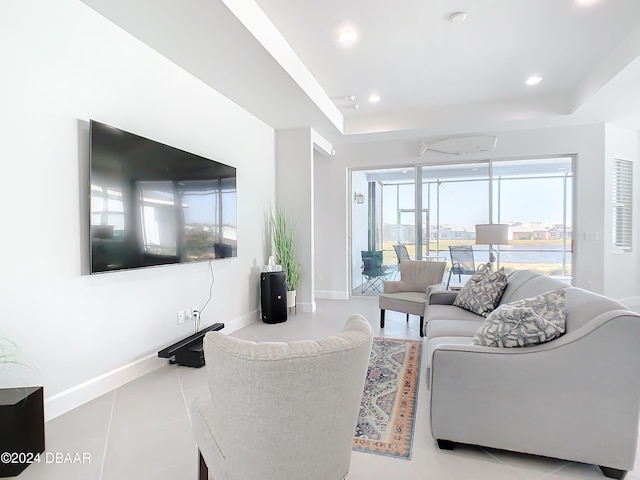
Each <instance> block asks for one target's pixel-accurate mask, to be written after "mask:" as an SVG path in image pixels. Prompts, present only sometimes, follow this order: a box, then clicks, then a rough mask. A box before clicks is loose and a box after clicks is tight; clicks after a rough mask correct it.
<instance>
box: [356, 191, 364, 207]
mask: <svg viewBox="0 0 640 480" xmlns="http://www.w3.org/2000/svg"><path fill="white" fill-rule="evenodd" d="M353 203H357V204H358V205H362V204H363V203H364V195H363V194H362V193H358V192H356V193H354V194H353Z"/></svg>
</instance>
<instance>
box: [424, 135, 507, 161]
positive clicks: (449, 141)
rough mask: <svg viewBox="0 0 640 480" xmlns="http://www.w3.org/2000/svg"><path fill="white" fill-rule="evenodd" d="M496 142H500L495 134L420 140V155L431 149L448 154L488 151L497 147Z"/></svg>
mask: <svg viewBox="0 0 640 480" xmlns="http://www.w3.org/2000/svg"><path fill="white" fill-rule="evenodd" d="M496 143H498V137H496V136H495V135H477V136H469V137H449V138H445V139H444V140H437V141H434V142H430V143H426V142H423V141H422V140H420V141H419V142H418V155H419V156H423V155H424V154H425V153H427V152H429V151H431V152H438V153H446V154H448V155H464V154H467V153H479V152H488V151H489V150H492V149H493V148H495V146H496Z"/></svg>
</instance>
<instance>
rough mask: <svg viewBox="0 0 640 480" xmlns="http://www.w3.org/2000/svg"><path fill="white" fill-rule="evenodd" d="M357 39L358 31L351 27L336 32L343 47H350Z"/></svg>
mask: <svg viewBox="0 0 640 480" xmlns="http://www.w3.org/2000/svg"><path fill="white" fill-rule="evenodd" d="M357 39H358V33H357V32H356V31H355V30H354V29H353V28H345V29H344V30H341V31H340V33H339V34H338V41H339V42H340V43H341V44H342V45H344V46H345V47H350V46H351V45H353V44H354V42H355V41H356V40H357Z"/></svg>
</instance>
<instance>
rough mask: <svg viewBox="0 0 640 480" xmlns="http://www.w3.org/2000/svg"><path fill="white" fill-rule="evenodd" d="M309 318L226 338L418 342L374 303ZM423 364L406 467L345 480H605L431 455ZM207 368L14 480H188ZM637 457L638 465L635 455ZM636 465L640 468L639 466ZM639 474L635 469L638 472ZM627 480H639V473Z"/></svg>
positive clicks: (495, 454)
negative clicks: (352, 318)
mask: <svg viewBox="0 0 640 480" xmlns="http://www.w3.org/2000/svg"><path fill="white" fill-rule="evenodd" d="M317 305H318V310H317V312H314V313H301V312H300V313H298V314H297V315H290V316H289V318H288V320H287V321H286V322H283V323H279V324H273V325H268V324H265V323H262V322H256V323H253V324H251V325H249V326H248V327H246V328H243V329H241V330H238V331H236V332H233V333H231V335H233V336H235V337H238V338H243V339H247V340H252V341H292V340H301V339H311V338H319V337H322V336H327V335H332V334H335V333H337V332H339V331H340V330H341V329H342V327H343V325H344V322H345V321H346V319H347V318H348V317H349V315H351V314H355V313H358V314H362V315H364V316H365V317H366V318H367V319H368V320H369V322H370V323H371V326H372V327H373V331H374V335H375V336H379V337H390V338H408V339H414V340H420V336H419V318H418V317H413V316H412V317H410V319H409V322H407V321H406V317H405V315H404V314H400V313H397V312H391V311H388V312H387V315H386V325H385V328H384V329H381V328H380V326H379V310H378V301H377V298H375V297H359V298H352V299H351V300H348V301H344V300H318V302H317ZM424 363H425V358H424V357H423V359H422V367H421V371H420V387H419V390H418V404H417V409H416V425H415V433H414V440H413V453H412V458H411V459H410V460H401V459H395V458H390V457H383V456H379V455H372V454H366V453H360V452H354V453H353V455H352V464H351V472H350V473H349V476H348V480H372V479H373V480H375V479H388V478H395V479H402V480H469V479H487V480H569V479H600V480H604V479H605V477H604V476H603V475H602V473H601V472H600V470H599V469H598V468H597V467H596V466H593V465H584V464H579V463H573V462H565V461H562V460H554V459H548V458H541V457H535V456H531V455H523V454H517V453H510V452H504V451H497V450H492V449H483V448H480V447H474V446H465V445H461V446H456V448H455V449H454V450H453V451H443V450H440V449H438V447H437V444H436V442H435V441H434V439H433V438H432V437H431V432H430V427H429V390H428V389H427V385H426V380H425V379H426V371H425V368H424ZM208 395H209V389H208V385H207V379H206V367H205V368H200V369H193V368H187V367H178V366H176V365H169V364H167V365H165V366H164V367H162V368H160V369H158V370H156V371H154V372H151V373H149V374H148V375H145V376H144V377H142V378H139V379H137V380H135V381H133V382H131V383H129V384H127V385H124V386H122V387H120V388H118V389H117V390H115V391H114V392H110V393H109V394H107V395H104V396H102V397H100V398H98V399H96V400H94V401H92V402H89V403H87V404H85V405H83V406H81V407H79V408H77V409H75V410H73V411H71V412H68V413H66V414H65V415H62V416H60V417H58V418H56V419H54V420H52V421H50V422H48V423H47V425H46V432H47V451H48V452H62V453H75V452H80V453H82V452H88V453H89V454H90V458H91V462H90V463H85V464H55V463H50V464H45V463H41V464H35V465H31V466H30V467H29V468H27V469H26V470H25V471H24V472H23V473H22V474H21V475H20V477H19V478H20V480H58V479H60V480H62V479H64V480H147V479H149V480H151V479H155V480H165V479H166V480H183V479H184V480H194V479H195V478H196V471H197V468H196V467H197V447H196V444H195V441H194V440H193V438H192V436H191V430H190V423H189V415H188V408H189V406H190V405H191V403H192V402H193V399H194V398H196V397H200V396H204V397H206V396H208ZM639 457H640V455H639ZM638 462H640V458H639V459H638ZM636 465H638V464H636ZM627 480H640V468H638V467H636V470H634V471H633V472H630V473H629V475H628V476H627Z"/></svg>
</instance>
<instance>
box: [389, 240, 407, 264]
mask: <svg viewBox="0 0 640 480" xmlns="http://www.w3.org/2000/svg"><path fill="white" fill-rule="evenodd" d="M393 249H394V250H395V251H396V256H397V257H398V263H400V262H402V261H403V260H411V257H410V256H409V252H408V251H407V246H406V245H404V244H399V245H394V246H393Z"/></svg>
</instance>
